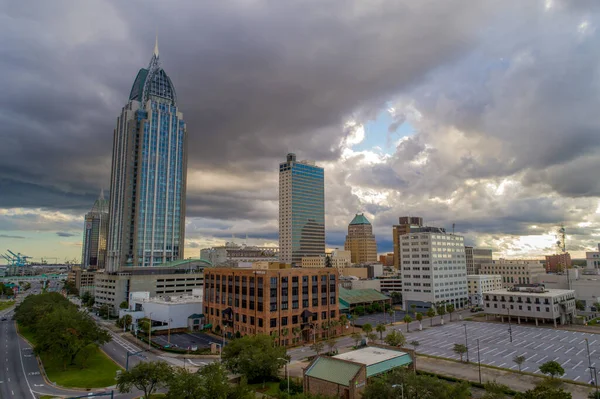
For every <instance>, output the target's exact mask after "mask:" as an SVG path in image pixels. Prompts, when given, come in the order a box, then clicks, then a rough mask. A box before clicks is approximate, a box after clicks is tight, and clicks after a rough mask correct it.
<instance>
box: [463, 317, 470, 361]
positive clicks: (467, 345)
mask: <svg viewBox="0 0 600 399" xmlns="http://www.w3.org/2000/svg"><path fill="white" fill-rule="evenodd" d="M463 326H464V327H465V348H467V363H469V340H468V339H467V325H466V324H463Z"/></svg>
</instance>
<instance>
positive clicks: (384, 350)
mask: <svg viewBox="0 0 600 399" xmlns="http://www.w3.org/2000/svg"><path fill="white" fill-rule="evenodd" d="M413 356H414V352H413V351H410V350H405V349H402V350H399V349H398V348H394V347H391V346H386V345H370V346H367V347H365V348H361V349H357V350H354V351H350V352H347V353H342V354H340V355H336V356H334V357H328V356H317V357H316V358H315V359H314V360H313V361H312V362H311V363H310V364H309V365H308V367H306V369H304V375H303V376H304V378H303V385H304V392H307V393H310V394H312V395H317V394H321V395H327V396H334V397H336V398H343V399H359V398H360V397H361V395H362V392H363V390H364V389H365V387H366V386H367V384H368V381H369V379H370V378H372V377H376V376H378V375H381V374H384V373H387V372H389V371H391V370H393V369H396V368H398V367H409V368H412V367H413Z"/></svg>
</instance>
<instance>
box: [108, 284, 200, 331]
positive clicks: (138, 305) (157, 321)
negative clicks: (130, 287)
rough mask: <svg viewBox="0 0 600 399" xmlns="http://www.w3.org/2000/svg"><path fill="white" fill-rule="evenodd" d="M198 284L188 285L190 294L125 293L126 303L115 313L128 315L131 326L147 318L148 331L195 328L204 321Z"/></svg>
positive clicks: (190, 329) (136, 327)
mask: <svg viewBox="0 0 600 399" xmlns="http://www.w3.org/2000/svg"><path fill="white" fill-rule="evenodd" d="M203 296H204V294H203V291H202V288H194V289H192V293H191V294H180V295H167V296H157V297H152V296H150V292H148V291H141V292H131V293H129V301H128V307H127V308H126V309H120V310H119V317H124V316H125V315H130V316H131V319H132V325H133V329H134V330H136V329H138V320H140V319H144V318H145V319H148V320H150V321H151V328H152V333H155V332H159V331H165V330H171V332H178V331H198V330H201V329H202V327H203V325H204V317H203V316H202V315H201V314H199V313H198V312H200V311H201V309H202V298H203Z"/></svg>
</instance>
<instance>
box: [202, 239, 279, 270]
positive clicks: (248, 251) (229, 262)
mask: <svg viewBox="0 0 600 399" xmlns="http://www.w3.org/2000/svg"><path fill="white" fill-rule="evenodd" d="M200 259H204V260H207V261H209V262H210V263H211V264H212V265H213V266H229V267H238V266H239V265H240V263H252V262H261V261H265V262H277V261H278V259H279V248H277V247H258V246H249V245H238V244H236V243H234V242H227V243H226V244H225V245H222V246H218V247H212V248H204V249H202V250H200Z"/></svg>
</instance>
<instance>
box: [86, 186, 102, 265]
mask: <svg viewBox="0 0 600 399" xmlns="http://www.w3.org/2000/svg"><path fill="white" fill-rule="evenodd" d="M84 226H85V227H84V230H83V246H82V251H81V267H82V268H84V269H104V267H105V266H106V237H107V234H108V201H107V200H105V199H104V192H100V197H99V198H98V199H97V200H96V202H94V206H93V207H92V209H91V210H90V211H89V212H88V213H86V215H85V222H84Z"/></svg>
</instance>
